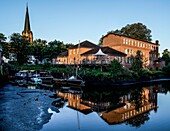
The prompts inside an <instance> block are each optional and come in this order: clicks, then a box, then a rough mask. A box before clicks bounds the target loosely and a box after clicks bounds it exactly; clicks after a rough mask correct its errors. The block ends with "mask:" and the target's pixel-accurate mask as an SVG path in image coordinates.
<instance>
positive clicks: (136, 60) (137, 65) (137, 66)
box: [131, 50, 143, 73]
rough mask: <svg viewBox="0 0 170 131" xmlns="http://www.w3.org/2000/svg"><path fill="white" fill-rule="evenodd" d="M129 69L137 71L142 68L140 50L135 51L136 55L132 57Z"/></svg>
mask: <svg viewBox="0 0 170 131" xmlns="http://www.w3.org/2000/svg"><path fill="white" fill-rule="evenodd" d="M131 70H133V71H134V72H137V73H140V72H141V71H142V70H143V55H142V52H141V51H140V50H138V51H137V52H136V56H135V57H134V58H133V61H132V66H131Z"/></svg>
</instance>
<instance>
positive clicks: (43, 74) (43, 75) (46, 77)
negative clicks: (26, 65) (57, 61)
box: [38, 71, 54, 84]
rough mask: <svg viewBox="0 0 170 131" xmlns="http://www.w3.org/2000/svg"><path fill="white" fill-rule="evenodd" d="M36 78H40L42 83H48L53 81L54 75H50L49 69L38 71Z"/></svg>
mask: <svg viewBox="0 0 170 131" xmlns="http://www.w3.org/2000/svg"><path fill="white" fill-rule="evenodd" d="M38 78H40V79H41V80H42V83H43V84H49V83H53V78H54V77H53V76H52V75H51V73H50V72H49V71H39V76H38Z"/></svg>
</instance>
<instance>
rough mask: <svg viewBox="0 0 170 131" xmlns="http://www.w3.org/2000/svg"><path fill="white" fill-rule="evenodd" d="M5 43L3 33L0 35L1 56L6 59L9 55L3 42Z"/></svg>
mask: <svg viewBox="0 0 170 131" xmlns="http://www.w3.org/2000/svg"><path fill="white" fill-rule="evenodd" d="M5 41H6V37H5V35H4V34H3V33H0V46H2V48H3V55H4V56H5V57H6V58H8V56H9V53H8V45H7V43H6V42H5Z"/></svg>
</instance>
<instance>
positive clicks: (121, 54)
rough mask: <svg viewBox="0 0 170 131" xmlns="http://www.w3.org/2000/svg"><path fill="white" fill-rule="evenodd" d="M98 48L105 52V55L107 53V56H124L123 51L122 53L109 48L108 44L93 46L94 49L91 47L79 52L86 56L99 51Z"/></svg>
mask: <svg viewBox="0 0 170 131" xmlns="http://www.w3.org/2000/svg"><path fill="white" fill-rule="evenodd" d="M99 49H101V51H102V52H103V53H104V54H107V55H109V56H126V54H125V53H122V52H120V51H117V50H115V49H112V48H110V47H108V46H106V47H98V48H94V49H92V50H89V51H87V52H85V53H83V54H81V56H83V55H84V56H87V55H95V54H96V53H97V52H98V51H99Z"/></svg>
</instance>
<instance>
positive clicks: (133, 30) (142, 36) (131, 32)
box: [100, 23, 152, 43]
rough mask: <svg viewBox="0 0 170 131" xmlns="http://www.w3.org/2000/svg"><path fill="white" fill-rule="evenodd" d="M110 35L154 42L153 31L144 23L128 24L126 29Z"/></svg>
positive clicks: (115, 31) (114, 31)
mask: <svg viewBox="0 0 170 131" xmlns="http://www.w3.org/2000/svg"><path fill="white" fill-rule="evenodd" d="M109 33H114V34H118V35H124V36H128V37H131V38H134V39H138V40H142V41H148V42H151V41H152V35H151V30H150V29H148V28H147V26H146V25H144V24H142V23H134V24H131V25H130V24H127V25H126V26H125V27H122V28H121V29H120V30H118V29H117V30H113V31H109V32H108V33H107V34H109ZM100 43H102V42H100Z"/></svg>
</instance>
